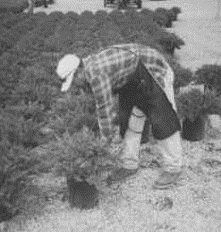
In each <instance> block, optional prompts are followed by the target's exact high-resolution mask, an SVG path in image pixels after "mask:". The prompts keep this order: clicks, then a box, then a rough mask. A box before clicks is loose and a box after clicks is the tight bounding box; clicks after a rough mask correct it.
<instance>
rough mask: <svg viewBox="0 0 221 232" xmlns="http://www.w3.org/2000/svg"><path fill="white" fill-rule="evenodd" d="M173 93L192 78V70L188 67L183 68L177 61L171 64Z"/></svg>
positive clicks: (177, 91)
mask: <svg viewBox="0 0 221 232" xmlns="http://www.w3.org/2000/svg"><path fill="white" fill-rule="evenodd" d="M173 71H174V77H175V78H174V84H173V88H174V91H175V94H177V93H179V90H180V88H182V87H184V86H187V85H188V84H189V83H190V82H191V81H193V80H194V75H193V72H192V71H191V70H190V69H189V68H183V67H182V66H181V65H180V64H179V63H174V64H173Z"/></svg>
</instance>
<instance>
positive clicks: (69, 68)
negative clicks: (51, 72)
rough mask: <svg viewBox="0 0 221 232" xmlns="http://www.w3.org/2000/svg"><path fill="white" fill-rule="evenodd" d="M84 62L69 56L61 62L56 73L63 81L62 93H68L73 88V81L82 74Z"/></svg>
mask: <svg viewBox="0 0 221 232" xmlns="http://www.w3.org/2000/svg"><path fill="white" fill-rule="evenodd" d="M81 67H82V60H81V59H80V58H79V57H78V56H76V55H74V54H67V55H65V56H64V57H63V58H62V59H61V60H60V61H59V62H58V66H57V69H56V73H57V74H58V76H59V77H60V79H61V80H62V82H63V83H62V87H61V91H62V92H66V91H68V89H69V88H70V87H71V84H72V82H73V80H74V79H75V78H76V77H77V76H78V74H79V73H80V72H81Z"/></svg>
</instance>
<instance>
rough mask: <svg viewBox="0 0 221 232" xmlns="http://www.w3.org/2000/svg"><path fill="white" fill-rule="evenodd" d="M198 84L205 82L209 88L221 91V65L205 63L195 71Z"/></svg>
mask: <svg viewBox="0 0 221 232" xmlns="http://www.w3.org/2000/svg"><path fill="white" fill-rule="evenodd" d="M195 80H196V84H205V85H206V86H207V87H208V88H209V89H211V90H215V91H216V92H217V94H219V93H221V66H220V65H216V64H213V65H203V66H202V67H200V68H198V69H197V70H196V72H195Z"/></svg>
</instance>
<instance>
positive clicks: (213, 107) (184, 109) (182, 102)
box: [176, 87, 221, 121]
mask: <svg viewBox="0 0 221 232" xmlns="http://www.w3.org/2000/svg"><path fill="white" fill-rule="evenodd" d="M220 103H221V98H220V97H217V95H216V93H215V92H214V91H210V90H208V89H205V94H204V93H202V91H201V90H200V89H197V88H194V87H192V88H190V90H189V91H186V92H183V93H182V92H181V93H179V94H177V96H176V104H177V109H178V114H179V116H180V118H181V119H185V118H188V119H190V120H191V121H194V120H195V119H196V118H197V117H198V116H199V115H203V114H213V113H216V114H220V112H221V110H220Z"/></svg>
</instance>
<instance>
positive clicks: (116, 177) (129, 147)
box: [107, 107, 146, 185]
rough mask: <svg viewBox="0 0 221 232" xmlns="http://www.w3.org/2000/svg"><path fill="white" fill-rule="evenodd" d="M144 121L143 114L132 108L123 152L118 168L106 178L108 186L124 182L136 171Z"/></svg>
mask: <svg viewBox="0 0 221 232" xmlns="http://www.w3.org/2000/svg"><path fill="white" fill-rule="evenodd" d="M145 121H146V116H145V114H144V113H143V112H142V111H141V110H139V109H138V108H137V107H134V108H133V110H132V113H131V116H130V118H129V122H128V128H127V130H126V133H125V136H124V141H123V150H122V153H121V154H120V157H119V161H120V165H119V166H120V167H118V168H117V169H116V171H115V172H113V174H112V175H111V176H109V177H108V179H107V183H108V184H109V185H110V184H111V183H112V182H114V181H120V180H124V179H125V178H127V177H129V176H131V175H134V174H136V172H137V171H138V167H139V150H140V143H141V136H142V131H143V127H144V123H145Z"/></svg>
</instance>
